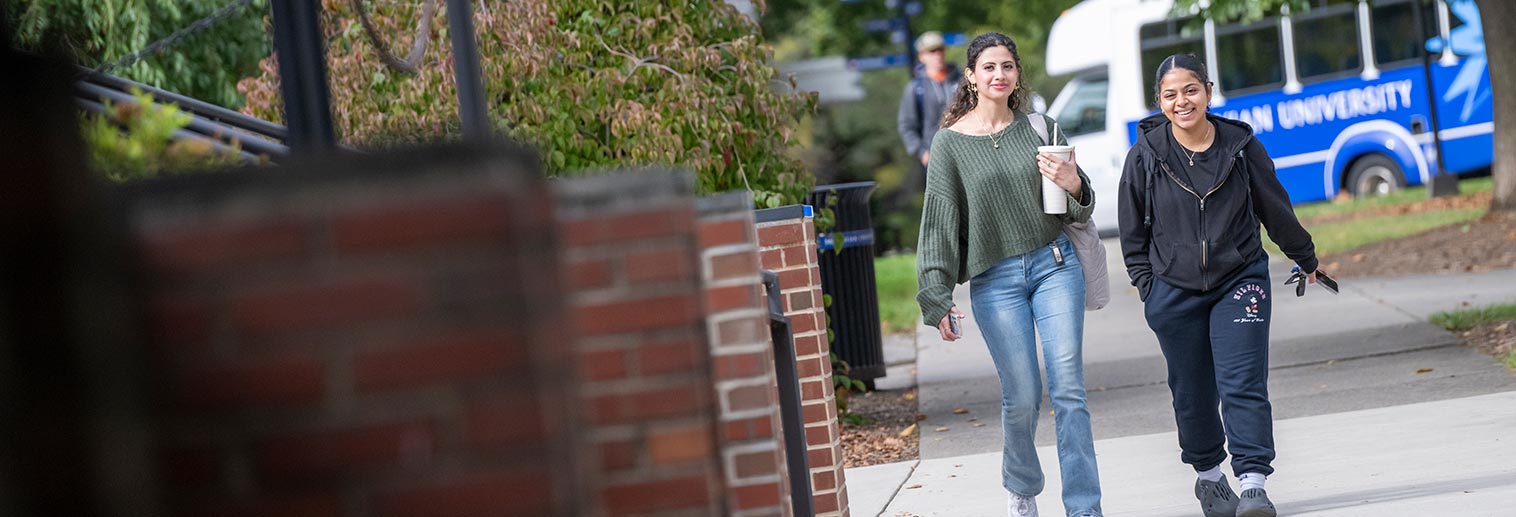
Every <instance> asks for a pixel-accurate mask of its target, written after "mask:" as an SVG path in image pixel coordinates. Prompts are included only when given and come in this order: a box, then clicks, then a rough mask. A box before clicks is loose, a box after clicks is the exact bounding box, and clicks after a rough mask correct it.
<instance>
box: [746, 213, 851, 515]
mask: <svg viewBox="0 0 1516 517" xmlns="http://www.w3.org/2000/svg"><path fill="white" fill-rule="evenodd" d="M807 211H808V207H804V206H800V205H792V206H787V207H780V208H772V209H767V210H759V211H758V212H757V214H756V216H755V217H756V221H757V223H758V224H757V227H758V249H759V260H760V263H761V265H762V267H763V268H764V269H768V270H772V271H775V272H777V273H779V285H780V289H781V290H780V292H781V293H783V294H784V314H785V315H786V316H788V317H789V318H790V325H791V329H792V330H793V332H794V336H795V361H796V371H797V372H798V373H799V376H800V398H801V408H802V409H801V412H802V414H803V415H804V417H805V431H806V433H805V434H806V445H807V447H808V450H809V452H810V453H809V456H808V457H807V460H808V461H809V462H810V467H811V491H812V493H813V499H814V500H815V510H816V515H817V516H821V517H827V516H846V515H849V513H848V505H847V486H846V483H845V482H844V479H843V474H842V463H843V461H842V440H841V437H842V435H841V433H840V430H839V428H838V425H837V402H836V394H835V393H834V392H833V391H832V361H831V346H830V345H829V344H828V343H827V339H826V311H825V307H824V306H823V305H822V300H821V273H820V271H819V270H818V269H817V263H816V228H815V226H814V225H813V224H812V221H811V217H810V216H809V215H808V214H807Z"/></svg>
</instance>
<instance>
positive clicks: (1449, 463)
mask: <svg viewBox="0 0 1516 517" xmlns="http://www.w3.org/2000/svg"><path fill="white" fill-rule="evenodd" d="M1513 430H1516V392H1506V393H1497V394H1492V395H1481V396H1476V397H1466V398H1460V399H1452V400H1443V401H1437V402H1425V403H1420V404H1410V405H1404V406H1390V407H1382V408H1377V409H1369V410H1362V411H1349V412H1344V413H1336V414H1330V415H1319V416H1312V417H1305V418H1296V419H1289V420H1281V421H1279V422H1276V434H1277V438H1276V440H1277V444H1278V447H1279V451H1280V455H1279V458H1278V460H1277V461H1276V462H1275V467H1276V468H1277V469H1278V470H1277V472H1276V473H1275V475H1274V476H1272V477H1271V478H1270V479H1269V485H1268V486H1269V492H1270V494H1271V495H1272V496H1273V498H1274V502H1275V504H1276V505H1277V506H1278V507H1279V511H1280V514H1281V515H1293V516H1311V515H1319V516H1364V517H1370V516H1372V517H1396V516H1418V517H1423V516H1443V515H1459V516H1464V515H1468V516H1510V515H1516V510H1512V501H1516V432H1513ZM1175 440H1176V439H1175V436H1174V433H1172V432H1169V433H1157V434H1149V435H1140V436H1128V437H1122V438H1112V439H1106V440H1099V441H1097V442H1096V444H1095V449H1096V451H1097V454H1098V455H1099V461H1100V475H1101V479H1102V485H1103V489H1104V492H1105V494H1104V507H1105V514H1106V515H1107V516H1112V517H1114V516H1134V517H1135V516H1152V517H1158V516H1191V515H1197V514H1198V511H1197V505H1196V504H1195V501H1194V497H1193V495H1192V494H1191V492H1190V490H1191V488H1190V487H1191V486H1192V484H1193V483H1194V473H1193V472H1192V471H1191V470H1190V469H1189V468H1188V467H1186V466H1184V465H1182V464H1180V463H1179V462H1178V461H1177V459H1176V458H1177V457H1178V454H1179V451H1178V447H1177V446H1176V441H1175ZM1038 453H1039V455H1040V456H1041V457H1042V462H1043V466H1044V467H1043V468H1044V470H1046V471H1048V472H1056V470H1055V466H1056V465H1057V453H1056V451H1055V450H1054V448H1053V447H1051V446H1047V447H1040V448H1039V449H1038ZM999 472H1000V455H999V454H998V453H982V454H973V455H966V456H958V457H951V458H938V459H929V460H923V461H921V462H919V463H918V462H907V463H896V464H890V465H880V466H874V467H865V468H858V469H849V470H848V471H847V480H848V494H849V497H850V499H851V504H852V508H853V512H852V513H853V515H856V516H860V517H862V516H874V515H881V516H902V517H903V516H954V517H965V516H997V515H1005V503H1006V501H1005V495H1004V494H1005V491H1004V490H1002V489H1001V488H1000V474H999ZM1234 485H1235V482H1234ZM893 487H899V488H898V491H897V490H896V489H894V488H893ZM1058 493H1059V484H1058V477H1057V475H1056V474H1055V475H1052V476H1049V477H1048V479H1047V489H1046V491H1044V492H1043V494H1042V496H1040V497H1038V504H1039V506H1041V511H1042V514H1043V515H1047V516H1049V517H1056V516H1060V515H1063V506H1062V504H1061V502H1060V501H1059V498H1058Z"/></svg>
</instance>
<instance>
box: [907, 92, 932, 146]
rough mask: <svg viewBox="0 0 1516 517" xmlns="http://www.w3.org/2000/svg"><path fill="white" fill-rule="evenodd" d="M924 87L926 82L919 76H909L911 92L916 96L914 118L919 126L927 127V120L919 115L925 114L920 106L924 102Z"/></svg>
mask: <svg viewBox="0 0 1516 517" xmlns="http://www.w3.org/2000/svg"><path fill="white" fill-rule="evenodd" d="M925 89H926V83H925V82H923V81H922V80H921V76H916V77H913V78H911V92H912V93H914V94H915V97H916V120H917V121H919V122H921V127H928V126H927V122H926V121H925V120H922V119H921V117H924V116H926V115H925V113H923V112H924V111H925V109H924V108H923V107H922V103H924V102H926V91H924V90H925ZM927 144H928V145H930V144H931V142H927Z"/></svg>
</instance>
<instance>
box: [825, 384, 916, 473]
mask: <svg viewBox="0 0 1516 517" xmlns="http://www.w3.org/2000/svg"><path fill="white" fill-rule="evenodd" d="M848 410H849V411H850V412H852V413H856V414H859V415H863V417H864V418H867V419H868V420H867V422H866V423H864V424H863V425H853V424H847V423H844V424H842V450H843V455H844V463H843V466H844V467H848V468H852V467H867V466H869V465H881V464H885V463H895V462H899V461H909V460H914V459H917V458H919V457H921V453H920V444H921V433H919V432H915V425H916V420H917V415H918V414H919V412H918V411H917V405H916V390H915V389H911V390H900V391H872V392H868V393H863V394H853V395H852V396H851V397H850V398H849V399H848ZM907 429H910V430H911V432H908V433H905V435H904V436H902V435H901V433H902V431H906V430H907Z"/></svg>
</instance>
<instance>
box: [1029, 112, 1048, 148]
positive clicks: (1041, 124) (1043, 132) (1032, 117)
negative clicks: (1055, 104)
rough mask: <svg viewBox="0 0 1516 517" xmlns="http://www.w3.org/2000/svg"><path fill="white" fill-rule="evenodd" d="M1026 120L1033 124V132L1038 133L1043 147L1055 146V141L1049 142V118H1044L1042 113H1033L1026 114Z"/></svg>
mask: <svg viewBox="0 0 1516 517" xmlns="http://www.w3.org/2000/svg"><path fill="white" fill-rule="evenodd" d="M1026 119H1027V121H1028V122H1031V123H1032V131H1036V132H1037V138H1040V139H1042V145H1053V141H1052V140H1048V119H1047V117H1044V116H1042V114H1041V113H1036V112H1032V113H1027V114H1026Z"/></svg>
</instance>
